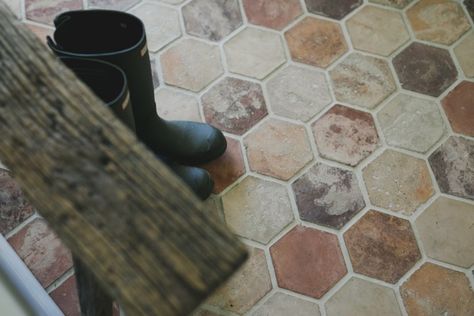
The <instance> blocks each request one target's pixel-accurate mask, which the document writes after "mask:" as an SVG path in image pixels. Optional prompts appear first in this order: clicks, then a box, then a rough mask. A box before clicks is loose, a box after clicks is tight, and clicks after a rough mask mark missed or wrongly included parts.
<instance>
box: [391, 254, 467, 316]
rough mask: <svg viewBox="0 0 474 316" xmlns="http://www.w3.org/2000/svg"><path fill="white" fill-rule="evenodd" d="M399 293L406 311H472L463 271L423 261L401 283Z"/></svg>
mask: <svg viewBox="0 0 474 316" xmlns="http://www.w3.org/2000/svg"><path fill="white" fill-rule="evenodd" d="M400 294H401V296H402V299H403V303H404V305H405V309H406V311H407V312H408V315H413V316H431V315H460V316H461V315H466V316H467V315H472V311H474V292H473V290H472V288H471V286H470V284H469V280H468V279H467V278H466V276H465V275H464V274H463V273H460V272H457V271H453V270H450V269H446V268H443V267H440V266H438V265H435V264H432V263H425V264H424V265H423V266H421V268H420V269H419V270H418V271H416V272H415V273H413V275H412V276H411V277H410V278H409V279H408V281H406V282H405V283H403V285H402V286H401V287H400Z"/></svg>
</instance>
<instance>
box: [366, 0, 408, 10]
mask: <svg viewBox="0 0 474 316" xmlns="http://www.w3.org/2000/svg"><path fill="white" fill-rule="evenodd" d="M369 2H372V3H378V4H383V5H386V6H389V7H392V8H397V9H403V8H404V7H406V6H407V5H408V4H409V3H412V2H413V0H369Z"/></svg>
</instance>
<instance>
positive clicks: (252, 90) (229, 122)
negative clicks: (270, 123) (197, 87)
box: [201, 77, 268, 135]
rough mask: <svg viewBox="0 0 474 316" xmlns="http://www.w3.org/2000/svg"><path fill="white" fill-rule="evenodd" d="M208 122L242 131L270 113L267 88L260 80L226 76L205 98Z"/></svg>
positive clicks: (224, 128)
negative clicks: (267, 102) (266, 93)
mask: <svg viewBox="0 0 474 316" xmlns="http://www.w3.org/2000/svg"><path fill="white" fill-rule="evenodd" d="M201 100H202V106H203V110H204V117H205V118H206V121H207V122H208V123H211V124H212V125H214V126H216V127H218V128H220V129H222V130H224V131H226V132H229V133H233V134H238V135H242V134H244V133H245V132H246V131H248V130H249V129H250V128H251V127H252V126H254V125H255V124H257V123H258V122H259V121H260V120H261V119H263V118H264V117H265V116H266V115H267V113H268V112H267V106H266V102H265V98H264V96H263V91H262V88H261V86H260V84H258V83H254V82H250V81H246V80H241V79H237V78H231V77H226V78H224V79H222V80H221V81H219V82H218V83H217V84H216V85H215V86H213V87H212V88H211V89H210V90H209V91H207V92H206V93H205V94H204V95H203V96H202V98H201Z"/></svg>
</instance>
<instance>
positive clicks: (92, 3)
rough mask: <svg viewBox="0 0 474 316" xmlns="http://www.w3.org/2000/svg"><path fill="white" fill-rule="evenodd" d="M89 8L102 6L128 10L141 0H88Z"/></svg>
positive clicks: (102, 7) (101, 7)
mask: <svg viewBox="0 0 474 316" xmlns="http://www.w3.org/2000/svg"><path fill="white" fill-rule="evenodd" d="M88 2H89V5H88V6H89V8H100V9H108V10H127V9H129V8H131V7H133V6H134V5H136V4H137V3H139V2H140V0H88Z"/></svg>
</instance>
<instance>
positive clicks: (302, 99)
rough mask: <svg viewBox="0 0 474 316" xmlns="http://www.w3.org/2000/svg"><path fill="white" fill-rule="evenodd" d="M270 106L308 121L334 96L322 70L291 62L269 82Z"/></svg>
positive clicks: (286, 115) (293, 117) (281, 112)
mask: <svg viewBox="0 0 474 316" xmlns="http://www.w3.org/2000/svg"><path fill="white" fill-rule="evenodd" d="M267 92H268V96H269V102H270V106H271V108H272V109H273V112H274V113H275V114H276V115H279V116H283V117H288V118H291V119H295V120H300V121H308V120H309V119H311V118H312V117H313V116H315V115H316V114H318V113H319V112H320V111H321V110H322V109H324V108H325V107H326V106H327V105H329V103H331V101H332V98H331V95H330V94H329V88H328V84H327V82H326V77H325V76H324V74H323V73H322V72H319V71H316V70H312V69H308V68H303V67H299V66H294V65H290V66H287V67H286V68H284V69H282V70H280V71H279V72H278V73H277V75H276V76H274V77H273V78H271V79H270V80H269V81H268V82H267Z"/></svg>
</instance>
